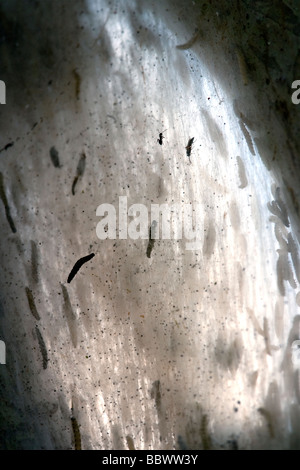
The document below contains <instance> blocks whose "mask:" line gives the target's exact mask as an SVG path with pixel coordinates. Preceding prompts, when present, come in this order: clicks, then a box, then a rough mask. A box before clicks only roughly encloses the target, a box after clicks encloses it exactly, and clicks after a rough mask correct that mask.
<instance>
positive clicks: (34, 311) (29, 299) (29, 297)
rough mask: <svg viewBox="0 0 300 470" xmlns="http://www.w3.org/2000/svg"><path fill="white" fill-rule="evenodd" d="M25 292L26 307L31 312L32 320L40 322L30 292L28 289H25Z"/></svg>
mask: <svg viewBox="0 0 300 470" xmlns="http://www.w3.org/2000/svg"><path fill="white" fill-rule="evenodd" d="M25 292H26V296H27V300H28V305H29V308H30V311H31V313H32V315H33V316H34V318H35V319H36V320H40V319H41V318H40V316H39V313H38V311H37V308H36V305H35V301H34V297H33V294H32V291H31V290H30V289H29V287H25Z"/></svg>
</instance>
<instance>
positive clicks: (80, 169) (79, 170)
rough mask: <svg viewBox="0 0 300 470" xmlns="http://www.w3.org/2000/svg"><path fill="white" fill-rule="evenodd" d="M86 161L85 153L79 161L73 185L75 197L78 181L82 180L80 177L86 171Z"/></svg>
mask: <svg viewBox="0 0 300 470" xmlns="http://www.w3.org/2000/svg"><path fill="white" fill-rule="evenodd" d="M85 159H86V156H85V154H84V153H82V154H81V157H80V159H79V162H78V165H77V169H76V176H75V178H74V181H73V184H72V194H73V196H74V195H75V186H76V184H77V181H78V179H79V178H80V176H82V175H83V173H84V170H85Z"/></svg>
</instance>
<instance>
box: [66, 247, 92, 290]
mask: <svg viewBox="0 0 300 470" xmlns="http://www.w3.org/2000/svg"><path fill="white" fill-rule="evenodd" d="M94 256H95V253H91V254H90V255H87V256H84V257H83V258H80V259H79V260H78V261H76V263H75V264H74V266H73V268H72V270H71V272H70V274H69V276H68V283H69V284H70V282H71V281H72V279H73V277H74V276H76V274H77V273H78V271H79V269H80V268H81V266H82V265H83V264H84V263H87V261H90V260H91V259H92V258H94Z"/></svg>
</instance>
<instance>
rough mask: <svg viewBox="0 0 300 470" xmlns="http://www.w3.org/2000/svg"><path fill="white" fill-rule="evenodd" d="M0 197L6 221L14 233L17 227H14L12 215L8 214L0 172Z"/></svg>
mask: <svg viewBox="0 0 300 470" xmlns="http://www.w3.org/2000/svg"><path fill="white" fill-rule="evenodd" d="M0 199H2V202H3V205H4V209H5V215H6V219H7V222H8V223H9V226H10V228H11V231H12V232H13V233H16V231H17V229H16V227H15V224H14V221H13V219H12V216H11V214H10V208H9V205H8V201H7V197H6V194H5V189H4V182H3V175H2V173H0Z"/></svg>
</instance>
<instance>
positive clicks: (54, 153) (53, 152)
mask: <svg viewBox="0 0 300 470" xmlns="http://www.w3.org/2000/svg"><path fill="white" fill-rule="evenodd" d="M49 153H50V158H51V161H52V163H53V166H55V168H61V164H60V162H59V155H58V151H57V150H56V148H55V147H51V149H50V151H49Z"/></svg>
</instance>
